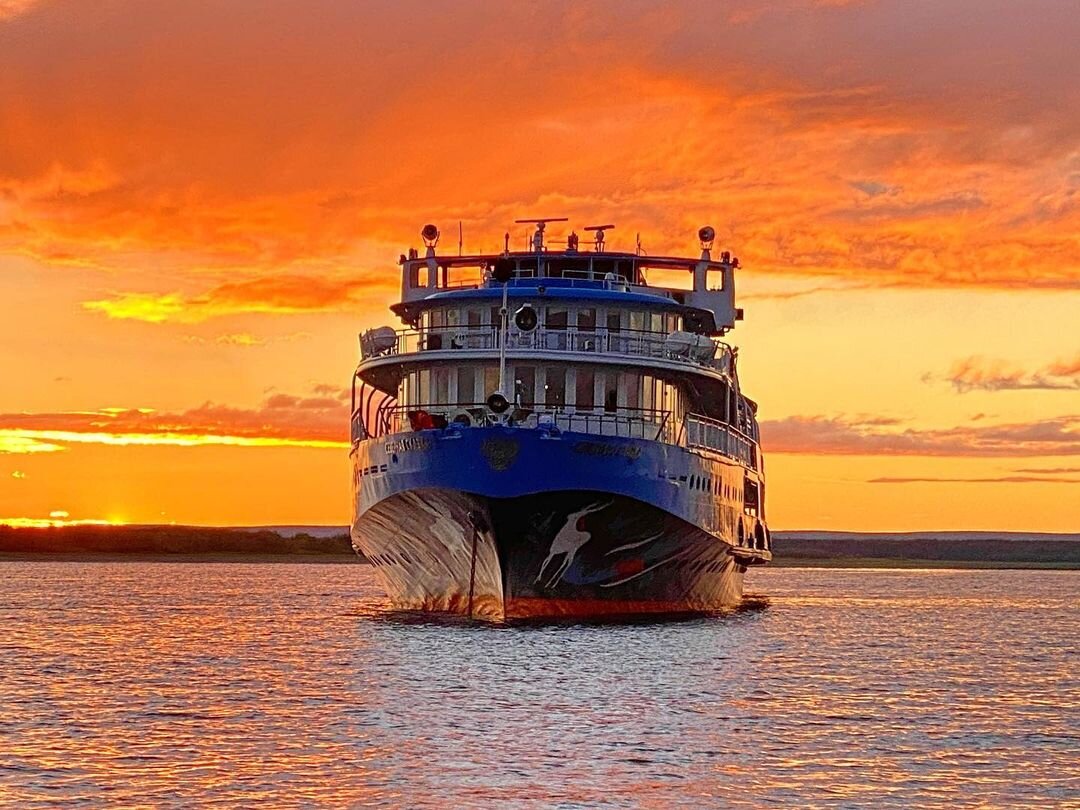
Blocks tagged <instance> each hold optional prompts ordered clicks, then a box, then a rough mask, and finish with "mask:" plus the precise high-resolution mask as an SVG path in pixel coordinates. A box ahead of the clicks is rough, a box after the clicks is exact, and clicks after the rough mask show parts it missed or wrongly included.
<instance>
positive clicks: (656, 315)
mask: <svg viewBox="0 0 1080 810" xmlns="http://www.w3.org/2000/svg"><path fill="white" fill-rule="evenodd" d="M649 329H650V330H652V331H653V332H663V331H664V313H662V312H653V313H651V314H650V315H649Z"/></svg>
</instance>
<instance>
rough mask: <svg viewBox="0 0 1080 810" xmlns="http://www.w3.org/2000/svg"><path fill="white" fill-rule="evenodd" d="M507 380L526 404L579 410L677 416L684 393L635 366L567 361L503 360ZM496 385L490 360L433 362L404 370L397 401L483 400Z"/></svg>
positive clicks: (422, 403) (681, 410)
mask: <svg viewBox="0 0 1080 810" xmlns="http://www.w3.org/2000/svg"><path fill="white" fill-rule="evenodd" d="M507 380H509V381H511V383H512V385H513V389H512V392H508V393H513V395H514V397H515V400H516V401H517V403H518V404H520V405H521V406H522V407H525V408H534V407H536V406H546V407H551V408H563V407H573V408H574V409H576V410H579V411H589V410H594V409H598V408H603V409H604V410H606V411H614V410H618V409H632V410H638V409H642V410H646V411H657V412H669V413H671V415H672V416H673V417H675V418H676V419H681V418H682V415H683V413H684V412H685V405H684V398H683V395H682V392H681V390H680V388H679V386H678V385H676V384H674V383H672V382H669V381H667V380H663V379H660V378H658V377H654V376H652V375H651V374H642V373H640V372H637V371H615V370H613V369H610V368H603V367H594V366H583V365H573V366H568V365H565V364H531V363H530V364H525V363H512V364H508V365H507ZM498 386H499V367H498V366H496V365H494V364H477V363H473V364H466V365H458V366H446V365H443V366H434V367H430V368H423V369H416V370H414V371H410V372H408V373H406V374H405V375H404V376H403V377H402V380H401V385H400V387H399V390H398V402H399V404H401V405H405V406H408V407H424V408H428V407H430V406H437V405H447V406H451V405H456V404H473V403H481V402H484V400H486V399H487V397H488V395H490V394H491V393H492V392H494V391H495V390H496V389H497V388H498Z"/></svg>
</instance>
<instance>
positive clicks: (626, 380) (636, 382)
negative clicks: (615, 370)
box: [619, 373, 641, 408]
mask: <svg viewBox="0 0 1080 810" xmlns="http://www.w3.org/2000/svg"><path fill="white" fill-rule="evenodd" d="M619 376H620V378H621V380H620V385H621V386H622V389H623V391H624V392H625V394H624V396H625V398H626V407H627V408H639V407H640V406H641V376H640V375H638V374H633V373H624V374H620V375H619Z"/></svg>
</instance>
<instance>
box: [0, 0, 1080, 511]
mask: <svg viewBox="0 0 1080 810" xmlns="http://www.w3.org/2000/svg"><path fill="white" fill-rule="evenodd" d="M1078 42H1080V5H1077V4H1076V3H1071V2H1063V1H1062V0H1052V1H1050V2H1040V1H1039V0H1027V1H1026V2H995V1H994V0H968V1H967V2H948V1H947V0H940V1H938V2H922V0H880V2H874V1H873V0H865V1H863V2H860V0H847V1H846V2H845V0H818V1H817V2H815V0H746V2H732V3H715V2H700V3H691V2H665V3H646V2H621V3H617V4H615V3H591V2H582V1H581V0H577V1H576V2H573V3H569V2H567V3H544V4H536V3H495V2H490V3H475V2H453V3H450V2H446V3H439V2H403V1H402V0H397V1H396V2H377V3H353V2H333V3H331V2H319V1H318V0H314V1H313V0H307V2H303V3H300V2H287V1H285V0H270V1H269V2H268V1H267V0H260V2H247V1H246V0H233V1H232V2H229V3H219V2H214V3H211V2H200V1H199V0H185V2H179V3H178V2H168V3H165V2H148V1H147V0H141V1H140V2H133V1H131V2H129V1H127V0H102V2H94V3H90V2H86V1H85V0H81V1H80V2H50V1H49V0H42V1H41V2H35V0H0V381H2V382H0V519H6V520H14V519H35V520H40V519H48V518H49V516H50V514H55V516H56V518H57V519H63V520H109V521H125V522H138V523H159V522H174V521H175V522H177V523H197V524H275V523H326V524H342V525H344V524H345V523H346V522H347V521H348V518H349V511H350V504H349V470H348V459H347V433H348V425H347V422H348V413H347V411H348V403H347V399H348V385H349V379H350V375H351V372H352V369H353V368H354V366H355V364H356V361H357V359H358V351H357V340H356V335H357V333H358V332H360V331H362V330H364V329H367V328H370V327H373V326H379V325H383V324H394V325H397V324H396V323H395V321H394V320H393V318H392V316H391V315H390V313H389V312H388V311H387V309H386V308H387V306H388V305H389V304H390V303H392V302H393V301H394V300H395V297H396V294H397V291H398V285H399V279H398V270H399V268H398V267H397V264H396V261H397V256H398V255H399V254H400V253H402V252H405V251H406V250H407V249H408V248H409V247H410V246H419V245H420V239H419V235H418V233H419V229H420V227H421V226H422V225H423V224H424V223H425V222H427V221H432V222H435V223H438V224H440V225H441V226H442V228H443V230H444V232H446V233H449V232H450V231H454V237H455V238H454V239H453V240H452V241H454V242H456V230H457V223H458V221H461V222H462V223H463V230H464V242H465V249H466V250H467V251H470V250H471V251H479V250H489V251H494V250H496V249H499V248H501V245H502V234H503V233H504V231H505V230H506V229H507V228H508V227H510V226H511V223H512V221H513V220H514V219H515V218H519V217H528V216H567V217H570V218H571V220H572V223H571V224H573V225H576V226H577V227H578V229H579V231H580V227H581V226H582V225H585V224H589V223H588V222H586V220H603V221H609V222H614V223H616V226H617V227H616V230H614V231H612V232H611V233H610V234H609V241H608V244H609V246H610V247H611V248H615V249H619V248H621V249H630V250H632V249H633V245H634V236H635V234H637V233H640V234H641V239H642V243H643V245H644V247H645V249H646V250H648V251H649V253H651V254H653V255H657V254H663V253H673V252H674V253H681V254H687V255H695V254H696V250H697V242H696V239H695V232H696V230H697V228H698V227H699V226H700V225H703V224H706V223H708V224H712V225H713V226H715V228H716V230H717V232H718V234H719V237H718V240H717V241H718V243H721V246H722V247H723V248H724V249H730V250H732V251H733V252H734V253H736V254H737V255H738V256H739V257H740V259H741V261H742V264H743V267H744V269H743V270H741V271H740V274H739V275H738V277H737V285H738V290H739V299H740V305H741V306H743V307H744V308H745V310H746V320H745V321H744V322H743V323H741V324H739V326H738V328H737V329H736V330H735V331H734V332H733V333H732V335H731V336H730V337H731V339H732V342H733V343H735V344H737V345H739V346H740V371H741V372H742V376H743V385H744V390H746V391H747V393H749V394H750V396H752V397H753V398H754V399H756V400H757V401H758V402H759V403H760V412H759V416H760V418H761V419H762V422H763V424H762V433H763V442H764V447H765V452H766V459H767V462H766V463H767V469H768V476H769V477H768V482H769V483H768V498H769V502H768V514H769V517H770V520H771V523H772V525H773V526H774V527H775V528H777V529H795V528H824V529H853V530H918V529H1008V530H1016V531H1080V486H1078V485H1080V47H1078V46H1077V43H1078ZM553 228H554V226H553ZM514 233H517V231H514ZM560 233H561V232H560V231H557V230H556V231H555V232H554V235H555V236H558V235H559V234H560ZM453 249H456V244H455V245H454V246H453Z"/></svg>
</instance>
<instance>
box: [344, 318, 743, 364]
mask: <svg viewBox="0 0 1080 810" xmlns="http://www.w3.org/2000/svg"><path fill="white" fill-rule="evenodd" d="M499 333H500V330H499V328H498V327H494V326H461V327H455V326H433V327H429V328H426V329H419V330H417V329H398V330H395V336H396V340H395V342H394V343H393V345H385V346H383V347H382V348H381V349H380V350H377V351H374V352H372V353H370V354H367V355H365V357H364V359H365V360H367V359H370V358H372V357H386V356H390V355H404V354H415V353H420V352H428V351H448V350H459V349H473V350H488V351H495V350H498V349H499ZM670 338H671V335H670V334H668V333H666V332H652V331H648V330H637V329H619V330H615V329H581V328H579V327H566V328H555V327H537V328H536V329H534V330H533V331H532V332H519V331H513V330H512V331H510V332H509V333H508V335H507V341H506V348H507V350H508V351H514V350H531V351H566V352H581V353H585V354H616V355H623V356H628V357H651V358H656V359H662V360H673V361H676V362H683V363H689V364H691V365H695V366H700V367H703V368H711V369H720V370H726V369H729V368H730V362H731V347H730V346H728V345H727V344H726V343H721V342H718V341H714V345H715V350H714V351H710V350H709V348H708V346H704V347H700V346H699V347H695V348H689V347H686V346H681V345H679V344H678V343H676V342H673V341H672V340H671V339H670ZM710 355H712V356H710Z"/></svg>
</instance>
